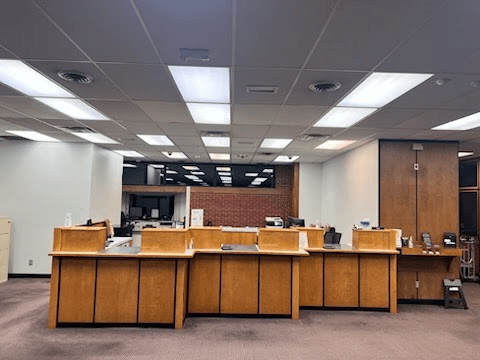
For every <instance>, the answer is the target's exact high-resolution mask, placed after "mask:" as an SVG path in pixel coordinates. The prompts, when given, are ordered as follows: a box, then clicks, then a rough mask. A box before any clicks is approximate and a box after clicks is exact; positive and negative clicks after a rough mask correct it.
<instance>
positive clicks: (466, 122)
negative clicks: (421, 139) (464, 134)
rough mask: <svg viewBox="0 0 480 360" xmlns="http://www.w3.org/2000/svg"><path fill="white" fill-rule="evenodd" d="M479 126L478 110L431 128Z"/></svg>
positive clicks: (450, 128)
mask: <svg viewBox="0 0 480 360" xmlns="http://www.w3.org/2000/svg"><path fill="white" fill-rule="evenodd" d="M479 126H480V112H477V113H475V114H471V115H468V116H465V117H462V118H460V119H457V120H453V121H450V122H448V123H445V124H442V125H439V126H435V127H434V128H432V130H470V129H473V128H476V127H479Z"/></svg>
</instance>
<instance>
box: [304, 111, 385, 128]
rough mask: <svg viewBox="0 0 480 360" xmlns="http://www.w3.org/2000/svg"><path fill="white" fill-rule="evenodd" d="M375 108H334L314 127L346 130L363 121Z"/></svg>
mask: <svg viewBox="0 0 480 360" xmlns="http://www.w3.org/2000/svg"><path fill="white" fill-rule="evenodd" d="M376 110H377V109H376V108H348V107H334V108H332V109H331V110H330V111H329V112H328V113H326V114H325V115H324V116H322V117H321V118H320V120H318V121H317V123H316V124H315V125H313V126H315V127H333V128H346V127H350V126H352V125H353V124H356V123H357V122H359V121H361V120H363V119H365V118H366V117H367V116H368V115H370V114H371V113H373V112H374V111H376Z"/></svg>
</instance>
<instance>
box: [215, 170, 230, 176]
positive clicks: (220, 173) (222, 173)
mask: <svg viewBox="0 0 480 360" xmlns="http://www.w3.org/2000/svg"><path fill="white" fill-rule="evenodd" d="M218 175H219V176H231V175H232V173H231V172H227V171H220V172H219V173H218Z"/></svg>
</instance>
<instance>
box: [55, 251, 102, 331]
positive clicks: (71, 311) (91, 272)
mask: <svg viewBox="0 0 480 360" xmlns="http://www.w3.org/2000/svg"><path fill="white" fill-rule="evenodd" d="M95 268H96V260H95V259H86V258H65V257H64V258H62V259H61V267H60V287H59V299H58V301H59V303H58V322H59V323H92V322H93V307H94V298H95V275H96V269H95Z"/></svg>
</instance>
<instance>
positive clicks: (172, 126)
mask: <svg viewBox="0 0 480 360" xmlns="http://www.w3.org/2000/svg"><path fill="white" fill-rule="evenodd" d="M158 125H159V126H160V128H161V129H162V130H163V131H164V132H165V134H166V135H167V136H174V135H179V136H198V130H197V127H196V126H195V124H193V123H192V124H184V123H162V124H158Z"/></svg>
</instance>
